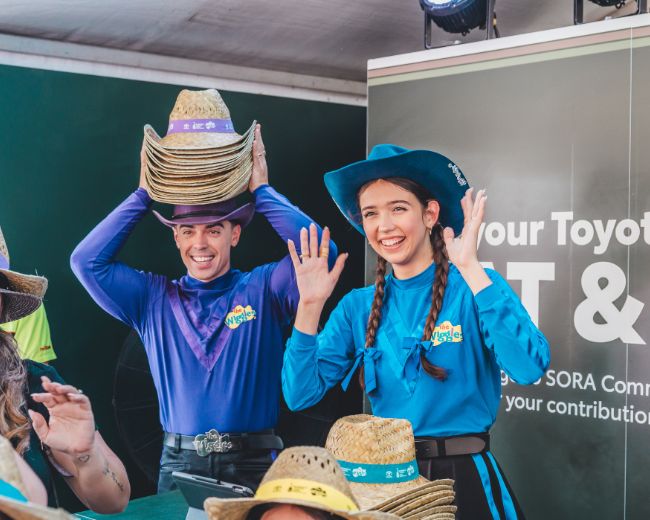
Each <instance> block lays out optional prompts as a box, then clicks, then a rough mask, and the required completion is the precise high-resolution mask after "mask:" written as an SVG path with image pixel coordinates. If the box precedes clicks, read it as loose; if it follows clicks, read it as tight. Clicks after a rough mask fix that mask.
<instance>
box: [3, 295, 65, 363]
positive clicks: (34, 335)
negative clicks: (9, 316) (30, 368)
mask: <svg viewBox="0 0 650 520" xmlns="http://www.w3.org/2000/svg"><path fill="white" fill-rule="evenodd" d="M0 329H2V330H4V331H5V332H10V333H12V334H13V335H14V339H15V340H16V343H17V344H18V353H19V354H20V357H21V358H22V359H31V360H33V361H38V362H39V363H47V362H49V361H52V360H53V359H56V354H55V353H54V349H53V347H52V338H51V336H50V324H49V323H48V321H47V314H46V313H45V307H44V306H43V305H41V306H40V307H39V308H38V309H36V311H34V312H33V313H32V314H30V315H29V316H25V317H24V318H21V319H20V320H16V321H11V322H9V323H4V324H2V325H0Z"/></svg>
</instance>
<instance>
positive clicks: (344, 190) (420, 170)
mask: <svg viewBox="0 0 650 520" xmlns="http://www.w3.org/2000/svg"><path fill="white" fill-rule="evenodd" d="M387 177H405V178H407V179H411V180H413V181H415V182H417V183H418V184H420V185H421V186H423V187H424V188H426V189H427V190H428V191H429V193H431V195H432V196H433V198H434V199H435V200H437V201H438V202H439V203H440V223H441V224H442V225H443V226H445V227H446V226H449V227H451V228H453V230H454V233H456V235H458V234H460V232H461V231H462V230H463V220H464V216H463V210H462V208H461V206H460V199H462V198H463V195H465V192H466V191H467V189H468V188H469V184H468V182H467V179H466V178H465V176H464V175H463V172H462V171H460V168H458V166H456V164H454V162H453V161H451V160H450V159H447V157H445V156H444V155H441V154H439V153H436V152H432V151H430V150H409V149H408V148H403V147H401V146H396V145H394V144H378V145H376V146H375V147H373V149H372V150H371V152H370V155H368V158H367V159H366V160H364V161H358V162H355V163H352V164H348V165H347V166H343V167H342V168H339V169H338V170H334V171H331V172H328V173H326V174H325V186H326V187H327V190H328V191H329V192H330V195H331V197H332V199H334V202H335V203H336V205H337V206H338V208H339V210H340V211H341V213H343V216H345V218H346V219H348V221H349V222H350V223H351V224H352V225H353V226H354V227H355V228H356V229H357V231H359V232H360V233H361V234H362V235H365V233H364V231H363V226H362V225H361V214H360V211H359V206H358V204H357V193H358V192H359V189H360V188H361V187H362V186H363V185H364V184H366V183H367V182H369V181H372V180H376V179H385V178H387Z"/></svg>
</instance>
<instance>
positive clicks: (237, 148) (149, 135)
mask: <svg viewBox="0 0 650 520" xmlns="http://www.w3.org/2000/svg"><path fill="white" fill-rule="evenodd" d="M254 124H256V122H254ZM253 129H254V126H251V128H249V129H248V130H247V131H246V133H245V134H244V135H242V136H241V139H240V140H239V141H236V142H234V143H232V144H230V145H227V146H220V147H215V148H205V149H191V148H190V149H176V148H165V147H164V146H163V145H162V144H161V138H160V137H159V136H158V134H157V133H156V131H155V130H154V129H153V128H152V127H151V126H149V125H145V127H144V144H145V148H146V149H147V150H150V151H152V152H155V153H156V154H157V155H159V156H160V158H161V159H164V160H175V161H182V162H185V161H205V160H216V159H219V158H220V157H223V156H227V155H233V154H237V153H240V152H241V151H242V150H245V149H247V148H251V147H252V145H253V141H254V139H255V132H253ZM193 135H194V134H193Z"/></svg>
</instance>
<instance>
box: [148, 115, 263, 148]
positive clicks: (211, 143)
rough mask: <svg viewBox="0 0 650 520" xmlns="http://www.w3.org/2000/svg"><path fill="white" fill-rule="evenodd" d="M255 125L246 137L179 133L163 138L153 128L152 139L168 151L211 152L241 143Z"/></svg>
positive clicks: (251, 127) (209, 133)
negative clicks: (211, 150)
mask: <svg viewBox="0 0 650 520" xmlns="http://www.w3.org/2000/svg"><path fill="white" fill-rule="evenodd" d="M255 124H256V122H255V121H253V124H252V125H251V126H250V127H249V129H248V130H247V131H246V132H245V133H244V135H240V134H238V133H236V132H231V133H218V132H197V133H194V132H179V133H176V134H171V135H166V136H165V137H162V138H161V137H160V136H159V135H158V134H157V133H156V131H155V130H154V129H153V128H152V130H153V135H151V137H152V138H153V140H154V141H155V142H157V143H158V144H159V145H160V147H161V148H162V149H164V150H168V151H180V150H186V151H187V150H209V149H212V148H223V147H226V146H231V145H236V144H238V143H240V142H241V141H242V140H243V139H245V138H246V137H245V136H246V135H247V134H248V132H250V131H251V130H252V129H253V128H255Z"/></svg>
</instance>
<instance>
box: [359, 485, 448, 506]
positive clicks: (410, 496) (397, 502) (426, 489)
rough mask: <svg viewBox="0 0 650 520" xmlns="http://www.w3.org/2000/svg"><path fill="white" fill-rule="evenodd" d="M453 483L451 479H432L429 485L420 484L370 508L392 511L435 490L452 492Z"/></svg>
mask: <svg viewBox="0 0 650 520" xmlns="http://www.w3.org/2000/svg"><path fill="white" fill-rule="evenodd" d="M453 483H454V481H453V480H451V479H441V480H433V481H431V484H430V485H425V486H422V487H420V488H418V489H417V490H415V491H412V492H410V493H407V494H405V495H403V496H401V497H391V498H389V499H388V500H386V501H384V502H381V503H379V504H377V505H375V506H373V507H372V509H373V510H377V511H393V510H395V509H396V508H398V507H401V506H402V505H404V504H406V503H410V502H413V501H416V500H417V499H418V498H419V497H422V496H425V495H429V494H431V493H435V492H437V491H447V492H451V493H453V492H454V487H453Z"/></svg>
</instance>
